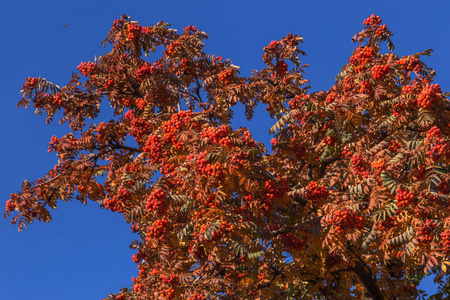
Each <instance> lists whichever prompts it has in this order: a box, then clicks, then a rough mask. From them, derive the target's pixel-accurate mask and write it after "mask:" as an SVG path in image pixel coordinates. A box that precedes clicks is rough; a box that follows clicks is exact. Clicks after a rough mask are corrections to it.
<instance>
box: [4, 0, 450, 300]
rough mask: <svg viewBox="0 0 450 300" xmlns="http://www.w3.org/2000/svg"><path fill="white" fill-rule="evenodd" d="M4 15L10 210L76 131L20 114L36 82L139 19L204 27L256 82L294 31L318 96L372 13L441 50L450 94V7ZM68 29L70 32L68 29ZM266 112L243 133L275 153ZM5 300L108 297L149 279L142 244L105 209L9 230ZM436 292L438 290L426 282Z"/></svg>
mask: <svg viewBox="0 0 450 300" xmlns="http://www.w3.org/2000/svg"><path fill="white" fill-rule="evenodd" d="M0 11H2V16H1V17H0V38H1V39H2V41H1V46H0V63H1V72H0V88H1V89H0V90H1V92H2V95H3V96H2V105H3V108H2V109H1V110H0V122H1V124H0V128H2V143H1V147H0V151H1V156H0V157H1V158H0V170H1V173H0V179H1V181H0V199H1V200H0V203H1V210H2V214H3V209H4V204H5V202H6V200H8V199H9V194H10V193H12V192H17V191H18V190H19V188H20V184H21V182H22V181H23V180H24V179H26V178H28V179H30V181H31V180H34V179H36V178H38V177H40V176H42V175H44V174H45V173H46V172H47V170H48V169H50V168H52V167H53V165H54V164H55V163H56V158H55V156H54V153H52V154H48V153H47V148H48V142H49V141H50V137H51V136H52V135H53V134H55V135H57V136H61V135H63V134H65V133H66V132H67V130H68V129H67V127H59V126H58V125H57V124H54V125H50V126H46V125H44V118H43V117H36V116H35V115H34V111H33V109H29V110H17V109H16V105H17V102H18V100H19V98H20V93H19V91H20V88H21V86H22V84H23V83H24V81H25V78H26V77H29V76H31V77H34V76H42V77H45V78H47V79H48V80H50V81H52V82H54V83H56V84H59V85H64V84H65V83H67V81H68V79H69V78H70V76H71V74H72V72H74V71H76V66H77V65H79V63H80V62H82V61H89V60H93V59H94V55H96V54H97V55H101V54H103V53H104V52H105V51H106V50H108V51H109V49H106V50H105V49H103V48H102V47H101V46H100V42H101V41H102V40H103V39H104V38H105V37H106V34H107V32H108V30H109V29H110V27H111V25H112V23H113V20H114V19H117V18H119V17H120V16H121V15H122V14H127V15H129V16H131V17H132V19H134V20H137V21H139V22H140V23H141V24H142V25H151V24H155V23H156V22H158V21H160V20H164V21H166V22H169V23H171V24H172V26H173V27H174V28H176V29H179V30H181V29H182V28H183V27H184V26H187V25H196V26H197V28H199V29H201V30H203V31H206V32H207V33H208V34H209V35H210V39H209V40H208V41H207V43H206V52H207V53H211V54H215V55H222V56H223V57H224V58H229V59H231V60H232V61H233V63H234V64H235V65H238V66H240V67H241V68H242V74H244V75H249V74H250V72H251V70H253V69H261V67H262V60H261V55H262V49H263V47H264V46H266V45H267V44H268V43H269V42H270V41H271V40H275V39H279V38H281V37H283V36H285V35H286V34H288V33H290V32H292V33H294V34H299V35H302V36H303V37H304V39H305V40H304V42H305V43H304V46H303V50H305V51H306V52H307V56H306V57H305V58H304V62H305V63H308V64H309V65H310V68H309V69H307V73H306V78H308V79H310V81H311V86H312V90H313V91H317V90H328V88H329V87H330V86H331V85H332V84H333V82H334V77H335V75H336V74H337V73H338V72H339V70H340V68H341V67H342V66H343V65H344V64H345V63H346V62H347V59H348V57H349V56H350V55H351V52H352V50H353V49H354V44H353V43H352V42H351V41H350V39H351V37H352V36H353V35H354V34H355V33H356V32H358V31H360V30H361V28H362V24H361V23H362V21H363V20H364V19H365V18H366V17H368V16H370V15H371V14H372V13H374V14H377V15H380V16H381V18H382V20H383V23H385V24H387V26H388V27H389V28H390V29H391V31H392V32H393V33H394V37H393V41H394V44H395V52H396V54H398V55H400V56H402V55H406V54H412V53H415V52H419V51H422V50H425V49H428V48H432V49H434V53H433V55H432V56H431V57H430V58H426V59H425V62H426V63H427V64H428V65H429V66H431V67H433V68H434V69H436V71H437V78H436V81H437V82H438V83H439V84H440V85H441V87H442V89H443V91H445V92H448V91H450V71H449V70H450V56H449V50H448V49H449V48H450V39H448V33H449V32H450V18H449V16H448V13H449V12H450V1H448V0H441V1H437V0H422V1H417V0H408V1H403V0H390V1H386V0H379V1H361V0H360V1H332V0H328V1H326V0H316V1H300V0H293V1H283V0H277V1H244V0H239V1H235V0H232V1H223V0H215V1H212V0H208V1H206V0H204V1H196V0H190V1H187V0H183V1H179V0H172V1H150V0H145V1H116V0H109V1H92V0H91V1H86V0H78V1H70V2H68V1H48V0H42V1H30V0H22V1H20V0H17V1H1V3H0ZM64 24H67V27H65V26H64ZM267 120H268V116H267V115H266V114H264V112H261V113H258V114H257V116H256V117H255V119H254V120H253V121H252V122H251V123H248V122H245V121H243V120H242V115H237V118H236V120H235V123H234V124H235V125H236V126H238V125H243V126H247V127H249V128H250V129H251V130H253V133H254V134H253V135H254V136H255V137H256V138H257V139H259V140H260V141H262V142H264V143H265V144H266V145H269V143H268V141H269V140H270V137H269V135H268V133H267V132H268V129H269V127H270V125H271V124H272V121H269V122H268V121H267ZM0 222H1V224H0V239H1V242H0V298H1V299H15V300H29V299H37V300H40V299H46V300H52V299H58V300H59V299H65V300H71V299H76V300H80V299H83V300H90V299H102V298H104V297H106V296H107V295H108V293H110V292H118V289H119V288H122V287H126V286H130V285H131V277H132V276H136V275H137V273H138V272H137V268H136V265H135V264H134V263H133V262H132V260H131V255H132V254H133V252H132V251H131V250H130V249H129V248H128V245H129V244H130V243H131V242H132V241H133V240H134V239H136V238H137V236H135V235H133V234H132V233H131V231H130V229H129V226H128V225H127V224H126V223H125V221H123V219H122V216H121V215H120V214H118V213H112V212H110V211H107V210H100V208H99V207H98V204H96V203H89V204H88V205H87V206H83V205H81V204H80V203H77V202H72V203H62V204H61V205H60V206H59V208H58V209H57V210H56V211H54V213H53V221H52V222H51V223H50V224H45V223H34V224H32V225H31V227H30V228H28V229H26V230H25V231H23V232H21V233H18V232H17V228H16V227H12V226H11V225H10V223H9V220H3V221H0ZM424 288H425V289H427V290H430V291H431V290H433V289H434V288H433V286H432V285H430V284H426V285H424Z"/></svg>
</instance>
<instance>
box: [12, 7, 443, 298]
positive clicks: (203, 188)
mask: <svg viewBox="0 0 450 300" xmlns="http://www.w3.org/2000/svg"><path fill="white" fill-rule="evenodd" d="M363 25H365V27H364V29H363V30H362V31H361V32H360V33H358V34H356V35H355V36H354V37H353V41H354V42H355V43H356V48H355V50H354V52H353V54H352V55H351V57H350V58H349V60H348V63H347V64H346V65H345V66H344V67H343V68H342V70H341V72H340V73H339V74H338V75H337V77H336V83H335V84H334V85H333V86H332V87H331V88H330V89H329V90H328V91H326V92H325V91H323V92H315V93H309V92H308V87H307V86H306V85H307V83H308V80H307V79H305V77H304V76H303V73H304V72H303V71H304V68H305V65H302V63H301V61H300V56H301V55H303V54H304V53H303V51H302V50H301V49H300V43H302V38H301V37H300V36H298V35H293V34H289V35H287V36H286V37H284V38H282V39H281V40H278V41H272V42H270V44H269V45H268V46H266V47H264V49H263V50H264V54H263V56H262V59H263V61H264V63H265V68H264V69H262V70H261V71H258V72H256V71H255V72H254V73H253V74H252V75H251V76H250V77H243V76H240V69H239V68H238V67H237V66H235V65H233V64H231V62H230V60H226V59H223V58H222V57H217V56H213V55H208V54H205V53H204V51H203V48H204V41H205V40H206V39H207V35H206V34H205V33H204V32H202V31H200V30H198V29H197V28H196V27H194V26H188V27H185V28H184V30H183V31H182V32H181V33H177V31H176V30H174V29H171V28H170V25H169V24H167V23H164V22H160V23H158V24H156V25H153V26H141V25H140V24H139V23H138V22H135V21H131V20H130V19H129V18H128V17H126V16H123V17H122V18H121V19H119V20H116V21H114V24H113V26H112V29H111V31H110V32H109V34H108V36H107V38H106V39H105V41H104V42H103V44H104V45H105V44H111V46H112V50H111V51H110V52H109V53H107V54H104V55H102V56H100V57H98V58H96V60H95V61H93V62H83V63H81V64H80V65H79V66H78V70H79V73H74V74H73V76H72V79H71V80H70V81H69V83H68V84H67V85H66V86H64V87H59V86H57V85H55V84H52V83H51V82H49V81H47V80H45V79H43V78H40V77H39V78H28V79H27V80H26V83H25V85H24V86H23V89H22V93H23V97H22V100H21V101H20V102H19V107H28V106H29V105H32V106H34V107H35V109H36V113H37V114H42V113H44V114H45V115H46V123H50V122H51V121H53V118H54V117H55V116H61V118H60V120H59V123H60V124H63V123H68V125H69V128H70V132H69V133H67V134H66V135H64V136H62V137H56V136H53V137H52V138H51V141H50V145H49V149H48V151H49V152H55V153H56V155H57V157H58V159H59V160H58V164H57V165H55V166H54V168H52V169H51V170H50V171H49V172H48V173H47V175H45V176H44V177H42V178H40V179H38V180H35V181H33V182H28V181H25V182H24V183H23V184H22V190H21V191H20V192H18V193H15V194H11V199H10V200H8V201H7V203H6V213H5V217H9V216H10V215H11V214H12V223H13V224H17V225H18V228H19V230H22V229H23V228H24V227H26V226H27V225H28V224H29V223H31V222H33V221H35V220H39V221H44V222H49V221H50V220H51V216H50V212H49V209H55V208H56V206H57V203H58V201H69V200H72V199H73V198H75V199H76V200H79V201H81V202H83V203H86V202H87V201H88V199H89V200H92V201H97V202H98V203H99V204H100V206H101V207H103V208H106V209H109V210H111V211H113V212H117V213H119V214H122V215H123V217H124V218H125V220H126V221H127V222H128V223H129V224H130V225H131V230H132V231H133V232H136V233H137V234H138V235H139V239H138V240H137V241H135V242H133V243H132V244H131V247H132V248H134V249H136V250H137V253H136V254H134V255H133V257H132V259H133V260H134V262H136V263H137V265H138V269H139V274H138V276H136V278H133V284H132V287H131V288H130V289H127V288H124V289H122V290H121V291H120V293H118V294H111V295H109V296H108V297H107V299H121V300H125V299H127V300H131V299H134V300H138V299H190V300H194V299H196V300H202V299H204V300H206V299H349V298H352V297H353V298H357V299H413V298H419V297H420V296H421V291H419V290H418V289H417V284H418V283H419V282H420V281H421V279H422V278H423V277H424V276H425V274H426V273H427V272H432V273H434V274H435V276H436V279H437V280H438V281H439V280H442V279H445V278H446V276H445V274H446V272H447V266H448V265H449V264H450V261H449V260H448V254H449V252H450V217H449V216H450V214H449V212H450V211H449V199H448V193H449V183H450V176H449V175H448V173H449V172H448V171H449V162H450V139H449V135H450V128H449V122H450V105H449V101H448V99H447V96H448V94H446V93H443V92H442V91H441V88H440V86H439V84H437V83H434V82H433V77H434V76H435V72H434V71H433V69H431V68H429V67H427V66H426V64H425V63H424V62H423V61H422V60H421V56H423V55H429V54H430V52H431V50H427V51H424V52H421V53H416V54H412V55H408V56H404V57H398V56H397V55H395V54H394V53H393V52H392V51H393V44H392V42H391V36H392V33H391V32H390V31H389V29H388V28H387V27H386V25H381V20H380V18H379V17H378V16H374V15H372V16H371V17H369V18H368V19H366V20H365V21H364V23H363ZM386 45H387V49H385V47H386ZM157 50H159V51H157ZM157 53H160V55H159V56H158V55H157ZM102 102H103V103H106V104H108V105H110V106H111V107H112V109H113V111H114V116H113V117H112V119H111V120H109V121H108V120H99V119H98V116H99V112H100V107H101V103H102ZM237 103H241V104H242V105H243V106H244V107H245V113H246V116H247V118H248V119H249V120H250V119H251V118H252V116H253V111H254V109H255V107H256V106H257V105H264V106H265V107H266V110H267V111H268V113H269V114H270V117H272V118H274V119H275V120H274V123H275V125H274V126H273V127H271V128H270V133H271V134H275V135H274V138H273V139H272V151H271V152H269V151H268V150H266V149H265V147H264V145H263V144H262V143H259V142H257V141H255V140H254V139H253V138H252V135H251V133H250V132H249V131H248V130H247V129H246V128H239V129H236V128H233V127H232V126H231V123H230V122H231V120H232V117H233V108H234V107H235V105H236V104H237ZM102 105H104V104H102ZM95 122H97V123H95ZM267 129H268V130H269V128H267ZM447 286H448V285H447ZM436 297H438V296H436ZM441 297H442V295H441ZM436 299H437V298H436Z"/></svg>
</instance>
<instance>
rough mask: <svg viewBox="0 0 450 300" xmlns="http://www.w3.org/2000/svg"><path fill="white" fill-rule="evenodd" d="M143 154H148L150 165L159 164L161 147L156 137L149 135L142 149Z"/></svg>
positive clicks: (161, 153) (161, 152)
mask: <svg viewBox="0 0 450 300" xmlns="http://www.w3.org/2000/svg"><path fill="white" fill-rule="evenodd" d="M143 151H144V152H145V153H148V154H149V156H150V160H151V162H152V163H159V162H161V159H162V157H163V145H162V144H161V141H160V140H159V137H158V136H157V135H149V136H148V138H147V140H146V141H145V146H144V148H143Z"/></svg>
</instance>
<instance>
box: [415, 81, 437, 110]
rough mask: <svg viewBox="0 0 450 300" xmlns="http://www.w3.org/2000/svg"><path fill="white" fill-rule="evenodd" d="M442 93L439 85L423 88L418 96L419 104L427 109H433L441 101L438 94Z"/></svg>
mask: <svg viewBox="0 0 450 300" xmlns="http://www.w3.org/2000/svg"><path fill="white" fill-rule="evenodd" d="M440 93H442V91H441V87H440V86H439V84H437V83H436V84H431V85H428V86H426V87H424V88H423V90H422V91H421V92H420V94H419V96H417V104H418V105H420V106H422V107H423V108H425V109H428V108H431V106H433V104H434V103H435V102H436V101H437V100H438V99H439V97H438V95H437V94H440Z"/></svg>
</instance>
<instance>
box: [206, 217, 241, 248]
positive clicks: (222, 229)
mask: <svg viewBox="0 0 450 300" xmlns="http://www.w3.org/2000/svg"><path fill="white" fill-rule="evenodd" d="M209 227H210V225H207V224H203V225H202V227H201V228H200V234H201V235H204V234H205V232H206V230H207V229H208V228H209ZM235 230H236V227H235V226H234V225H233V224H231V223H228V222H226V221H221V222H220V223H219V227H218V228H217V231H216V230H212V232H211V238H210V239H205V241H206V242H207V243H209V242H213V241H218V240H220V239H221V238H222V237H223V236H224V235H231V234H233V233H234V231H235Z"/></svg>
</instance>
